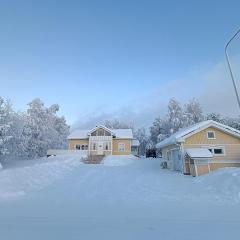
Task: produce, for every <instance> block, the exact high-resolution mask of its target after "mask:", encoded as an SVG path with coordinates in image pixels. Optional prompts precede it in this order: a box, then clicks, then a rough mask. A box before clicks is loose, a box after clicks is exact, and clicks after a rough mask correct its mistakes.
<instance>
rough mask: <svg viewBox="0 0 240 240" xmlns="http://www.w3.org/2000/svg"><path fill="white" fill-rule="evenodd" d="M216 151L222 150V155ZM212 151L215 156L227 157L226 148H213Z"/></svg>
mask: <svg viewBox="0 0 240 240" xmlns="http://www.w3.org/2000/svg"><path fill="white" fill-rule="evenodd" d="M214 149H222V153H220V154H218V153H215V152H214ZM212 151H213V155H214V156H225V148H224V147H214V148H212Z"/></svg>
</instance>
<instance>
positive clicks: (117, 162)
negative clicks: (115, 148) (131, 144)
mask: <svg viewBox="0 0 240 240" xmlns="http://www.w3.org/2000/svg"><path fill="white" fill-rule="evenodd" d="M137 159H138V158H137V157H135V156H133V155H130V156H129V155H127V156H119V155H110V156H107V157H105V158H104V159H103V164H104V165H106V166H124V165H128V164H131V163H133V162H134V161H135V160H137Z"/></svg>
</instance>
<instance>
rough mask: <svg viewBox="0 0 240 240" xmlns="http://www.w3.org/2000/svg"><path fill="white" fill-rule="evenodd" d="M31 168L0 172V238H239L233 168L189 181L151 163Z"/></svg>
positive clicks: (59, 161) (56, 163)
mask: <svg viewBox="0 0 240 240" xmlns="http://www.w3.org/2000/svg"><path fill="white" fill-rule="evenodd" d="M116 158H117V157H116ZM120 159H121V161H122V162H123V161H125V162H124V163H127V164H125V165H121V166H117V165H118V164H117V163H118V162H120ZM33 162H34V161H33ZM33 162H32V164H31V165H28V166H26V165H25V164H24V167H20V166H18V167H16V168H10V169H3V170H2V171H0V189H1V191H0V198H1V201H0V235H1V239H4V240H13V239H14V240H32V239H34V240H43V239H44V240H52V239H58V240H65V239H67V240H79V239H84V240H88V239H104V240H107V239H111V240H112V239H114V240H122V239H124V240H130V239H131V240H132V239H140V240H145V239H164V240H168V239H169V240H175V239H180V240H182V239H184V240H190V239H191V240H192V239H197V240H198V239H199V240H200V239H201V240H202V239H218V240H219V239H220V240H225V239H238V238H239V234H240V229H239V225H240V216H239V212H240V203H239V202H238V201H236V200H238V193H239V189H240V172H239V169H235V168H230V169H226V170H219V171H216V172H214V173H211V174H209V175H204V176H201V177H199V178H193V177H191V176H184V175H182V174H180V173H178V172H173V171H170V170H167V169H161V168H160V161H159V160H158V159H157V160H153V159H135V158H133V157H130V158H127V157H126V159H124V158H123V157H119V161H118V160H117V159H115V157H113V158H112V157H109V158H107V159H106V160H105V161H104V163H103V164H96V165H91V164H82V163H81V162H80V161H79V160H78V159H74V158H72V157H64V158H59V157H55V158H50V159H47V160H46V159H45V160H43V161H42V162H41V163H39V162H37V163H33ZM109 166H111V167H109Z"/></svg>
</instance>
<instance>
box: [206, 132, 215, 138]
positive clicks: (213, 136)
mask: <svg viewBox="0 0 240 240" xmlns="http://www.w3.org/2000/svg"><path fill="white" fill-rule="evenodd" d="M207 137H208V139H215V132H213V131H209V132H207Z"/></svg>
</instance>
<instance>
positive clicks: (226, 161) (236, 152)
mask: <svg viewBox="0 0 240 240" xmlns="http://www.w3.org/2000/svg"><path fill="white" fill-rule="evenodd" d="M208 131H214V132H215V139H208V138H207V132H208ZM183 146H184V149H186V148H201V147H206V148H207V147H223V149H224V154H223V155H213V158H212V159H211V160H209V167H210V171H214V170H216V169H219V168H224V167H240V139H239V138H237V137H234V136H232V135H230V134H227V133H225V132H223V131H220V130H218V129H215V128H212V127H211V128H207V129H205V130H203V131H201V132H199V133H196V134H194V135H192V136H190V137H189V138H187V139H186V140H185V143H184V144H183ZM186 162H187V161H185V166H186ZM197 171H198V175H201V174H204V173H207V172H208V170H207V166H205V167H203V166H201V167H200V166H197Z"/></svg>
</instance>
